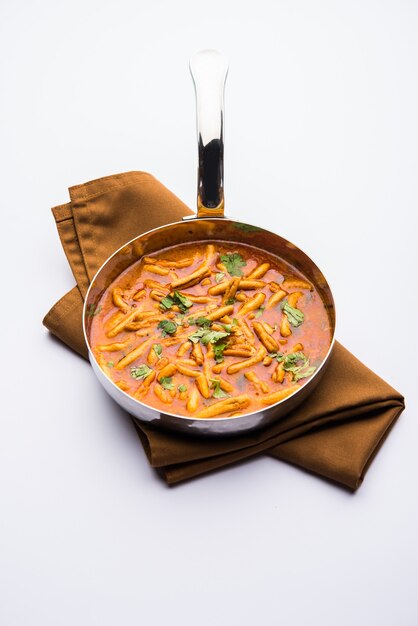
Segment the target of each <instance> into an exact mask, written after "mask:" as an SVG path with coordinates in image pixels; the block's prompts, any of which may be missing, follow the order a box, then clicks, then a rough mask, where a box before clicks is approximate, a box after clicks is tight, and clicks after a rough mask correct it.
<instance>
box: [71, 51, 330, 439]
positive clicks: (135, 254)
mask: <svg viewBox="0 0 418 626" xmlns="http://www.w3.org/2000/svg"><path fill="white" fill-rule="evenodd" d="M190 71H191V74H192V77H193V81H194V85H195V89H196V105H197V130H198V154H199V164H198V192H197V215H196V216H192V217H191V218H190V217H186V218H184V219H183V220H182V221H180V222H175V223H173V224H167V225H165V226H161V227H159V228H155V229H154V230H150V231H148V232H146V233H144V234H142V235H140V236H139V237H136V238H135V239H132V240H131V241H129V242H128V243H126V244H125V245H124V246H122V247H121V248H119V250H117V251H116V252H115V253H114V254H113V255H112V256H111V257H110V258H109V259H108V260H107V261H106V262H105V263H104V264H103V265H102V267H101V268H100V269H99V271H98V272H97V274H96V275H95V277H94V278H93V280H92V282H91V285H90V288H89V290H88V292H87V295H86V299H85V303H84V310H83V329H84V336H85V340H86V344H87V346H88V351H89V358H90V362H91V365H92V367H93V371H94V373H95V374H96V376H97V378H98V379H99V381H100V382H101V384H102V385H103V387H104V388H105V390H106V391H107V392H108V394H109V395H110V396H111V397H112V398H113V399H114V400H115V401H116V402H117V403H118V404H119V405H120V406H121V407H123V408H124V409H125V410H126V411H128V412H129V413H130V414H131V415H132V416H134V417H135V418H137V419H138V420H140V421H144V422H149V423H152V424H153V425H156V426H159V427H163V428H168V429H171V430H176V431H181V432H185V433H190V434H198V435H205V436H206V435H208V436H209V435H233V434H238V433H243V432H247V431H251V430H254V429H257V428H262V427H264V426H267V425H268V424H271V423H272V422H275V421H276V420H279V419H280V418H281V417H283V416H284V415H286V414H287V413H289V412H290V411H292V410H293V409H294V408H295V407H296V406H297V405H299V404H300V403H301V402H303V401H304V400H305V399H306V398H307V397H308V395H309V394H310V393H311V392H312V390H313V389H314V388H315V386H316V385H317V384H318V382H319V380H320V378H321V377H322V375H323V373H324V371H325V369H326V365H327V363H328V362H329V358H330V355H331V352H332V349H333V346H334V341H335V305H334V299H333V296H332V293H331V289H330V287H329V285H328V283H327V281H326V280H325V277H324V275H323V274H322V272H321V271H320V269H319V268H318V267H317V266H316V265H315V263H314V262H313V261H312V260H311V259H310V258H309V257H308V256H307V255H306V254H305V253H304V252H303V251H302V250H300V249H299V248H298V247H297V246H295V245H294V244H292V243H290V242H289V241H287V240H286V239H283V237H280V236H279V235H276V234H275V233H272V232H270V231H268V230H265V229H263V228H259V227H258V226H253V225H251V224H244V223H242V222H240V221H237V220H234V219H231V218H227V217H225V216H224V190H223V110H224V107H223V98H224V85H225V80H226V76H227V73H228V64H227V61H226V59H225V57H224V56H223V55H221V54H219V53H218V52H216V51H215V50H203V51H201V52H198V53H196V54H195V55H194V56H193V57H192V59H191V61H190ZM204 241H223V242H225V241H227V242H236V243H244V244H248V245H250V246H253V247H256V248H260V249H261V250H265V251H268V252H270V253H272V254H274V255H276V256H278V257H282V258H283V259H284V260H285V261H287V262H288V263H290V264H291V265H293V266H294V267H295V268H296V269H298V270H299V271H300V272H301V273H302V274H303V275H304V276H306V278H307V279H308V280H309V281H311V283H312V284H313V285H314V286H315V287H316V289H317V291H318V292H319V294H320V296H321V298H322V300H323V303H324V305H325V308H326V310H327V312H328V316H329V321H330V328H331V345H330V347H329V350H328V352H327V354H326V356H325V358H324V359H323V361H322V363H321V365H320V366H319V367H318V368H317V370H316V371H315V373H314V374H313V375H312V377H311V378H310V379H309V380H308V381H307V382H306V383H305V384H304V385H302V386H301V387H300V389H299V390H298V391H296V392H295V393H294V394H293V395H291V396H288V397H287V398H285V399H284V400H281V401H280V402H278V403H276V404H273V405H270V406H268V407H266V408H263V409H260V410H258V411H254V412H252V413H246V414H244V415H238V416H235V417H218V418H211V419H200V418H194V417H185V416H183V415H176V414H173V413H169V412H164V413H162V412H161V411H160V410H159V409H156V408H153V407H151V406H148V405H147V404H144V403H143V402H141V401H140V400H137V399H135V398H133V397H132V396H130V395H128V394H127V393H125V392H124V391H122V390H121V389H119V387H117V386H116V384H115V383H113V381H111V380H110V379H109V378H108V377H107V376H106V374H105V373H104V372H103V370H102V369H101V368H100V366H99V364H98V363H97V361H96V358H95V356H94V354H93V351H92V349H91V345H90V331H91V324H92V318H91V316H89V315H88V311H89V310H90V311H91V310H92V309H91V307H92V306H94V307H96V306H97V305H98V303H99V301H100V299H101V297H102V295H103V293H104V291H105V290H106V289H107V288H108V287H109V286H110V285H111V283H112V282H113V281H114V280H115V279H116V278H117V276H119V274H121V273H122V272H123V271H124V270H125V269H127V268H128V267H129V266H130V265H132V264H133V263H135V262H136V261H138V260H139V259H140V258H141V257H142V256H144V255H150V254H153V253H155V252H158V251H159V250H161V249H163V248H166V247H168V246H174V245H177V244H182V243H193V242H196V243H201V242H204ZM93 310H94V309H93Z"/></svg>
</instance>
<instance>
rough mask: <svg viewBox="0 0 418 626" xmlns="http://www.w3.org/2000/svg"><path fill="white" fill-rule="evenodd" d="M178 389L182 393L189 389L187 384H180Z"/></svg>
mask: <svg viewBox="0 0 418 626" xmlns="http://www.w3.org/2000/svg"><path fill="white" fill-rule="evenodd" d="M177 389H178V390H179V391H180V393H183V392H184V391H187V387H186V385H179V386H178V387H177Z"/></svg>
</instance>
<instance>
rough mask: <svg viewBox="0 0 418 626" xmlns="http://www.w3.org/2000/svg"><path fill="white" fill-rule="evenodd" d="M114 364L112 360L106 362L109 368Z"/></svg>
mask: <svg viewBox="0 0 418 626" xmlns="http://www.w3.org/2000/svg"><path fill="white" fill-rule="evenodd" d="M114 364H115V363H114V361H108V362H107V363H106V365H107V367H110V368H112V367H113V366H114Z"/></svg>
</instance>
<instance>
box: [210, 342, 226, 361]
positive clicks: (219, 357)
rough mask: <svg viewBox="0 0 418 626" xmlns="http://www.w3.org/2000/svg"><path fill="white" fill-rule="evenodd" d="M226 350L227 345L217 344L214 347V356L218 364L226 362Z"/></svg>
mask: <svg viewBox="0 0 418 626" xmlns="http://www.w3.org/2000/svg"><path fill="white" fill-rule="evenodd" d="M225 348H226V343H215V344H214V346H213V354H214V357H215V361H216V363H222V361H223V360H224V350H225Z"/></svg>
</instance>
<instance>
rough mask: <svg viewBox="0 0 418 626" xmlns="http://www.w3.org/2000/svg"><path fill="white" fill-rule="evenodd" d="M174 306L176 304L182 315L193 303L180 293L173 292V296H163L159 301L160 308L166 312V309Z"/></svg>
mask: <svg viewBox="0 0 418 626" xmlns="http://www.w3.org/2000/svg"><path fill="white" fill-rule="evenodd" d="M175 304H177V306H178V307H179V309H180V311H183V313H184V312H185V311H187V309H190V307H191V306H193V302H192V301H191V300H189V298H188V297H187V296H184V295H183V294H182V293H180V292H178V291H175V292H174V294H170V295H169V296H165V297H164V298H163V299H162V300H161V302H160V307H161V308H162V309H163V310H164V311H168V309H171V308H172V307H173V306H174V305H175Z"/></svg>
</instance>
